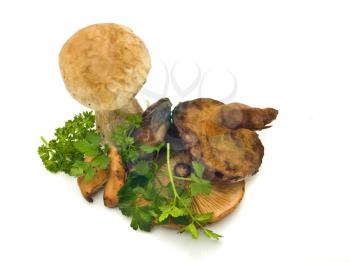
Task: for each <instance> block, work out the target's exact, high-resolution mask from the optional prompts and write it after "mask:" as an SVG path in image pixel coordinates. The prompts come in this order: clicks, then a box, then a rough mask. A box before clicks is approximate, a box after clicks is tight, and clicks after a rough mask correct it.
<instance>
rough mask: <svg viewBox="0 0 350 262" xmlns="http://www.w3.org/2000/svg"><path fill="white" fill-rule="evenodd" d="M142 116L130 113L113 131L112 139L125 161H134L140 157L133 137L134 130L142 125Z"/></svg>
mask: <svg viewBox="0 0 350 262" xmlns="http://www.w3.org/2000/svg"><path fill="white" fill-rule="evenodd" d="M141 122H142V117H141V116H140V115H130V116H128V117H127V118H126V119H125V120H123V121H122V122H121V123H120V124H119V125H117V126H116V128H115V129H114V131H113V134H112V141H113V142H114V143H115V144H116V146H117V147H118V151H119V154H120V155H121V157H122V160H123V162H124V163H128V162H133V161H135V160H137V158H138V157H139V149H138V147H137V146H136V145H135V139H134V138H133V137H132V134H133V132H134V130H135V129H136V128H138V127H140V125H141Z"/></svg>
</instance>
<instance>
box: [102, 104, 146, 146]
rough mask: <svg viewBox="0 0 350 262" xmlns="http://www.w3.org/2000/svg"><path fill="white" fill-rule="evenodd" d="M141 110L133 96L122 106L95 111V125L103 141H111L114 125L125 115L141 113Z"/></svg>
mask: <svg viewBox="0 0 350 262" xmlns="http://www.w3.org/2000/svg"><path fill="white" fill-rule="evenodd" d="M142 112H143V110H142V107H141V106H140V104H139V103H138V102H137V100H136V99H135V98H133V99H132V100H131V101H130V102H129V103H127V104H126V105H125V106H124V107H122V108H120V109H117V110H112V111H96V127H97V130H98V131H99V133H100V135H101V137H102V140H103V142H105V143H107V144H109V143H111V135H112V132H113V129H114V127H115V126H116V125H117V124H118V123H120V122H121V121H122V120H123V119H125V117H127V116H128V115H133V114H142Z"/></svg>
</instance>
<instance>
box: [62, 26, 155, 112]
mask: <svg viewBox="0 0 350 262" xmlns="http://www.w3.org/2000/svg"><path fill="white" fill-rule="evenodd" d="M59 60H60V61H59V63H60V69H61V74H62V77H63V80H64V82H65V85H66V87H67V90H68V91H69V92H70V94H71V95H72V96H73V97H74V98H75V99H76V100H78V101H79V102H80V103H81V104H83V105H85V106H87V107H89V108H92V109H95V110H97V111H102V110H117V109H120V108H121V107H123V106H124V105H126V104H127V103H128V102H129V101H130V100H131V99H132V98H133V97H134V96H135V94H136V93H137V92H138V91H139V90H140V89H141V87H142V85H143V84H144V82H145V81H146V78H147V75H148V72H149V70H150V68H151V60H150V56H149V53H148V50H147V48H146V46H145V44H144V43H143V41H142V40H141V39H140V38H139V37H138V36H136V35H135V34H134V33H133V32H132V31H131V30H130V29H129V28H127V27H125V26H122V25H117V24H95V25H90V26H88V27H85V28H83V29H81V30H79V31H78V32H76V33H75V34H74V35H73V36H72V37H71V38H69V39H68V41H67V42H66V43H65V44H64V46H63V47H62V50H61V52H60V55H59Z"/></svg>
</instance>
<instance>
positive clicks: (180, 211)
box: [170, 206, 187, 217]
mask: <svg viewBox="0 0 350 262" xmlns="http://www.w3.org/2000/svg"><path fill="white" fill-rule="evenodd" d="M170 215H171V216H172V217H182V216H185V215H187V211H186V209H184V208H178V207H176V206H174V207H173V208H172V210H171V212H170Z"/></svg>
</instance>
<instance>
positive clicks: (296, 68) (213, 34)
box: [0, 0, 350, 262]
mask: <svg viewBox="0 0 350 262" xmlns="http://www.w3.org/2000/svg"><path fill="white" fill-rule="evenodd" d="M349 13H350V7H349V3H348V1H337V0H332V1H322V0H318V1H311V0H300V1H299V0H293V1H281V0H276V1H272V0H265V1H252V0H246V1H203V0H202V1H180V0H176V1H151V0H147V1H144V0H143V1H123V2H121V1H116V0H113V1H102V0H100V1H87V0H84V1H82V0H81V1H78V0H75V1H62V0H60V1H13V0H12V1H1V3H0V72H1V78H0V80H1V82H0V90H1V93H0V107H1V111H0V112H1V129H0V132H1V135H0V138H1V147H0V154H1V156H0V163H1V168H0V170H1V189H0V201H1V202H0V203H1V205H0V260H1V261H6V262H7V261H66V260H73V261H74V260H75V261H85V262H88V261H137V260H138V259H139V260H140V261H141V260H142V261H222V260H230V261H239V262H244V261H270V262H272V261H332V262H334V261H350V251H349V247H350V226H349V223H350V208H349V206H350V205H349V201H350V189H349V187H350V174H349V162H350V161H349V148H350V140H349V128H350V124H349V113H350V107H349V99H350V94H349V88H350V77H349V70H350V30H349V25H350V15H349ZM98 22H116V23H121V24H124V25H127V26H129V27H131V28H132V29H133V30H134V32H135V33H136V34H138V35H139V36H140V37H142V38H143V39H144V41H145V43H146V44H147V46H148V48H149V51H150V53H151V56H152V60H153V69H152V71H151V73H150V75H149V80H148V82H147V84H146V86H145V90H151V91H154V92H157V93H158V96H161V95H160V94H161V93H162V92H163V91H164V90H163V87H164V83H165V79H166V74H165V72H166V71H165V70H164V65H165V67H166V68H168V70H169V71H170V70H171V68H172V66H173V64H174V63H176V62H178V63H177V66H176V68H175V70H174V74H173V75H175V80H176V81H177V82H178V83H179V85H180V86H181V87H182V88H186V87H187V86H188V85H189V83H190V82H191V81H192V80H193V79H194V78H196V69H195V68H196V67H195V65H196V64H197V65H198V66H199V68H200V71H201V73H202V76H203V75H204V74H206V73H207V76H206V77H205V78H204V80H203V81H202V85H201V88H200V89H199V85H198V86H196V88H195V90H194V91H193V92H191V93H189V92H186V91H184V94H183V95H181V94H180V93H181V92H179V91H178V90H176V89H175V88H174V85H173V84H174V83H173V82H171V81H170V84H169V90H168V91H164V92H165V93H166V94H165V95H166V96H169V97H170V98H171V99H172V101H173V103H174V104H176V103H177V102H179V101H180V100H186V99H190V98H195V97H197V96H198V95H199V94H200V95H202V96H209V97H212V98H217V99H223V98H225V97H227V94H228V93H230V91H231V90H232V88H236V89H237V92H236V95H235V97H234V98H233V99H230V100H232V101H240V102H243V103H247V104H249V105H252V106H259V107H265V106H271V107H275V108H277V109H279V111H280V114H279V116H278V120H277V121H275V122H274V126H273V127H272V128H271V129H268V130H265V131H263V132H261V135H260V137H261V139H262V141H263V143H264V145H265V148H266V150H265V158H264V161H263V166H262V168H261V170H260V172H259V174H258V175H257V176H255V177H253V178H252V179H249V181H248V182H247V188H246V195H245V198H244V200H243V202H242V204H241V206H240V207H239V208H238V209H237V210H236V212H235V213H234V214H232V215H230V216H229V217H228V218H227V219H225V220H224V221H222V222H221V223H218V224H216V225H214V226H212V228H213V229H214V230H215V231H217V232H219V233H221V234H223V235H224V238H223V239H222V240H220V241H218V242H215V241H211V240H207V239H205V238H202V239H200V240H198V241H193V240H191V238H190V237H189V236H186V235H179V234H176V233H175V232H173V231H171V230H166V229H159V228H157V229H155V230H154V231H153V232H152V233H143V232H138V231H137V232H135V231H133V230H132V229H131V228H130V227H129V222H130V221H129V220H128V219H127V218H125V217H123V216H122V215H121V213H120V212H119V211H117V210H110V209H107V208H105V207H104V206H103V204H102V201H101V200H102V199H101V196H98V197H97V198H96V200H95V202H94V203H93V204H89V203H87V202H85V201H84V200H83V199H82V197H81V196H80V193H79V190H78V187H77V186H76V182H75V181H74V179H72V178H70V177H68V176H65V175H51V174H49V173H48V172H47V171H46V170H45V169H44V168H43V166H42V164H41V161H40V159H39V157H38V155H37V153H36V150H37V147H38V146H39V145H40V141H39V137H40V136H41V135H44V136H46V137H47V138H51V135H52V134H53V131H54V129H55V128H56V127H58V126H60V125H62V124H63V123H64V121H65V120H67V119H69V118H71V117H72V116H73V115H74V114H76V113H79V112H81V111H83V110H85V108H84V107H83V106H81V105H79V104H78V103H77V102H76V101H75V100H73V99H72V98H71V97H70V96H69V94H68V93H67V91H66V90H65V88H64V85H63V82H62V80H61V77H60V74H59V69H58V52H59V50H60V48H61V46H62V44H63V43H64V41H65V40H66V39H67V38H68V37H69V36H70V35H71V34H73V33H74V32H75V31H76V30H78V29H79V28H81V27H84V26H86V25H89V24H92V23H98ZM208 72H209V73H208ZM228 72H231V73H228ZM231 74H232V75H231ZM231 76H234V78H235V79H236V84H234V82H233V81H232V78H231ZM199 90H201V92H200V91H199ZM146 93H147V92H146ZM139 100H140V102H141V103H143V104H145V101H146V100H150V101H155V97H154V96H152V97H149V95H147V94H145V91H143V92H142V94H140V95H139Z"/></svg>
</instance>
